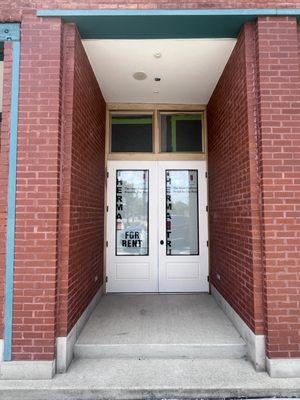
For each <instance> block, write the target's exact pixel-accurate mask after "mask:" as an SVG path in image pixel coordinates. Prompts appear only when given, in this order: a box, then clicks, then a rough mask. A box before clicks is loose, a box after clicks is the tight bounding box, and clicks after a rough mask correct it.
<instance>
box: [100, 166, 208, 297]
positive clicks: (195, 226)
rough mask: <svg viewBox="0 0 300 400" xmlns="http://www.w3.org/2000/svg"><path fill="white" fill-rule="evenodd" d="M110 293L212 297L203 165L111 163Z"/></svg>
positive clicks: (108, 283) (108, 269)
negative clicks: (199, 293) (208, 294)
mask: <svg viewBox="0 0 300 400" xmlns="http://www.w3.org/2000/svg"><path fill="white" fill-rule="evenodd" d="M108 171H109V179H108V186H107V201H108V206H109V208H108V215H107V239H108V247H107V262H106V266H107V267H106V269H107V276H108V282H107V291H108V292H158V291H159V292H207V291H208V281H207V275H208V249H207V212H206V204H207V182H206V178H205V172H206V163H205V162H203V161H199V162H198V161H197V162H196V161H180V162H176V161H162V162H158V161H145V162H141V161H109V162H108Z"/></svg>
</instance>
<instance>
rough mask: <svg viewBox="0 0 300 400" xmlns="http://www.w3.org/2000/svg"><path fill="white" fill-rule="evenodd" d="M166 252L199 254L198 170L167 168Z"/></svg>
mask: <svg viewBox="0 0 300 400" xmlns="http://www.w3.org/2000/svg"><path fill="white" fill-rule="evenodd" d="M166 239H167V240H166V254H167V255H169V256H172V255H198V254H199V238H198V171H197V170H166Z"/></svg>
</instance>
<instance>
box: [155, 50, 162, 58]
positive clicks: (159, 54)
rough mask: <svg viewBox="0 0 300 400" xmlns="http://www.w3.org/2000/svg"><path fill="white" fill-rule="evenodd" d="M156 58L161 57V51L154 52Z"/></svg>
mask: <svg viewBox="0 0 300 400" xmlns="http://www.w3.org/2000/svg"><path fill="white" fill-rule="evenodd" d="M153 55H154V57H155V58H161V53H160V52H159V51H158V52H157V53H154V54H153Z"/></svg>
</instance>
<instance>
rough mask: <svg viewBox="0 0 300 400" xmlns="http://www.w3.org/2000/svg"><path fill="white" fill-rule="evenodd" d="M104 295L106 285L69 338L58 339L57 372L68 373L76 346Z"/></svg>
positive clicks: (97, 294)
mask: <svg viewBox="0 0 300 400" xmlns="http://www.w3.org/2000/svg"><path fill="white" fill-rule="evenodd" d="M103 294H104V285H102V286H101V288H100V289H99V291H98V292H97V293H96V295H95V296H94V298H93V299H92V301H91V302H90V304H89V305H88V306H87V308H86V309H85V311H84V313H83V314H82V315H81V317H80V318H79V320H78V321H77V322H76V324H75V325H74V326H73V328H72V330H71V331H70V332H69V334H68V336H66V337H64V336H62V337H58V338H57V339H56V372H57V373H64V372H66V371H67V369H68V367H69V365H70V364H71V361H72V359H73V355H74V346H75V343H76V341H77V339H78V336H79V335H80V332H81V331H82V329H83V327H84V325H85V324H86V322H87V320H88V319H89V317H90V316H91V313H92V312H93V311H94V309H95V307H96V306H97V304H98V303H99V301H100V299H101V297H102V296H103Z"/></svg>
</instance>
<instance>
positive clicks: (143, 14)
mask: <svg viewBox="0 0 300 400" xmlns="http://www.w3.org/2000/svg"><path fill="white" fill-rule="evenodd" d="M37 15H38V16H40V17H61V18H63V19H64V21H66V22H72V23H75V24H76V25H77V28H78V30H79V32H80V35H81V37H82V38H83V39H167V38H170V39H172V38H182V39H183V38H236V37H237V36H238V34H239V32H240V30H241V27H242V26H243V24H244V23H245V22H248V21H254V20H255V19H256V18H257V17H259V16H275V17H276V16H280V15H284V16H294V17H297V18H299V17H300V9H223V10H218V9H214V10H198V9H193V10H126V9H125V10H38V11H37Z"/></svg>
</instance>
